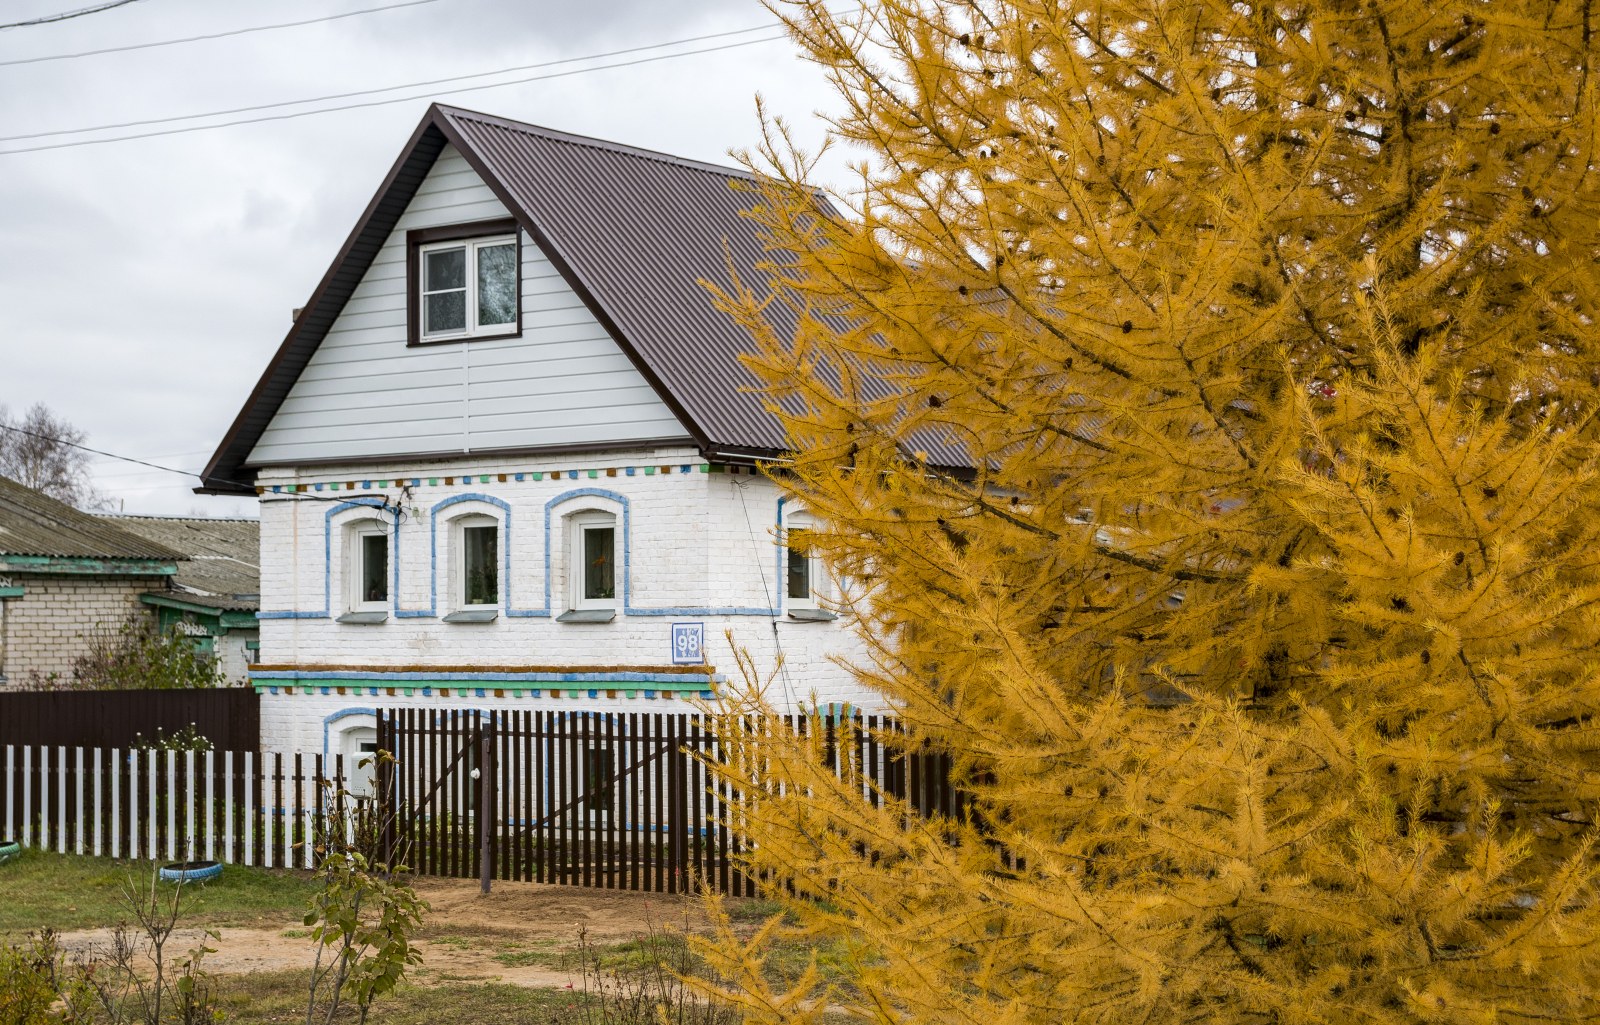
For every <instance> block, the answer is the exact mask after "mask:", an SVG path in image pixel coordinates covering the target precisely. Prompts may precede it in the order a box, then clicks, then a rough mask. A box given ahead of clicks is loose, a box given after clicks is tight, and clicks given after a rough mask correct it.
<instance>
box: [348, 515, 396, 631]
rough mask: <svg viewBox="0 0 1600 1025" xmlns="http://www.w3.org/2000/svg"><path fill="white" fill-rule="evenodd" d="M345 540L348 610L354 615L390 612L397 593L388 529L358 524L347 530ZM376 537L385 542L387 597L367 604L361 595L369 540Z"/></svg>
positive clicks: (375, 523) (363, 522)
mask: <svg viewBox="0 0 1600 1025" xmlns="http://www.w3.org/2000/svg"><path fill="white" fill-rule="evenodd" d="M344 536H345V549H346V558H345V564H344V573H345V605H346V607H347V608H348V609H349V610H350V611H351V612H388V611H389V599H390V598H391V597H392V596H393V593H394V542H393V540H392V539H391V538H390V537H389V530H388V527H387V526H386V525H385V524H384V523H383V522H382V521H381V520H357V521H356V522H354V523H351V524H349V525H347V526H346V528H345V535H344ZM373 536H377V537H381V538H383V551H384V566H383V589H384V591H385V595H384V597H383V599H382V600H381V601H368V600H367V598H366V596H365V595H364V594H363V593H362V591H361V583H362V581H363V580H365V579H366V572H365V571H366V565H365V561H366V539H367V538H369V537H373Z"/></svg>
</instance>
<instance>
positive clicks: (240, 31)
mask: <svg viewBox="0 0 1600 1025" xmlns="http://www.w3.org/2000/svg"><path fill="white" fill-rule="evenodd" d="M438 2H439V0H406V2H405V3H402V4H385V5H384V6H382V7H365V8H362V9H361V10H359V11H345V12H344V13H343V14H329V15H327V16H325V17H321V18H306V19H305V20H304V21H282V22H279V23H277V24H276V25H255V26H252V27H251V28H236V29H230V30H228V31H227V32H212V33H209V34H208V35H203V36H184V37H183V38H182V39H157V40H155V41H153V42H149V43H129V44H128V45H127V46H107V47H105V48H103V49H99V50H81V51H79V52H77V53H53V54H50V55H49V56H47V57H20V58H18V59H17V60H8V61H0V68H9V67H12V66H14V65H17V64H42V63H44V62H45V61H64V60H74V59H76V58H78V57H98V56H100V55H101V54H103V53H126V52H127V51H129V50H148V49H151V48H152V47H157V46H177V45H178V44H180V43H199V42H203V41H205V40H207V39H226V38H228V37H229V36H243V35H249V34H250V33H252V32H271V31H273V30H275V29H280V28H299V27H300V26H301V25H315V24H318V23H319V22H324V21H338V20H339V19H341V18H354V17H355V16H356V15H358V14H374V13H376V12H378V11H393V10H398V9H399V8H401V7H420V6H422V5H423V4H432V3H438Z"/></svg>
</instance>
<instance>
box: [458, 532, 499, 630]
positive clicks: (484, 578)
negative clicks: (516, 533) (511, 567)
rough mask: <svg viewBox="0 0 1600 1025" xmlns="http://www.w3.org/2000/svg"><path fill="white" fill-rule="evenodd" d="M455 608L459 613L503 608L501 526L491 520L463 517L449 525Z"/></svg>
mask: <svg viewBox="0 0 1600 1025" xmlns="http://www.w3.org/2000/svg"><path fill="white" fill-rule="evenodd" d="M450 528H451V530H450V533H451V546H450V547H451V553H452V555H453V558H452V559H451V576H452V591H453V598H454V600H453V602H452V604H453V605H454V606H455V607H456V608H457V609H460V610H472V609H493V608H495V607H496V606H498V605H499V604H500V523H499V521H497V520H495V519H494V518H493V517H490V516H462V517H459V518H457V519H455V520H453V521H452V522H451V524H450Z"/></svg>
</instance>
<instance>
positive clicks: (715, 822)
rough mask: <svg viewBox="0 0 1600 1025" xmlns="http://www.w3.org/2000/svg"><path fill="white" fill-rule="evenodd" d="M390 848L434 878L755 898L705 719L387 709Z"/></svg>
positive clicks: (381, 736) (382, 745) (382, 724)
mask: <svg viewBox="0 0 1600 1025" xmlns="http://www.w3.org/2000/svg"><path fill="white" fill-rule="evenodd" d="M378 747H379V749H380V750H383V751H388V752H390V753H392V754H393V756H394V760H393V762H392V764H389V765H387V766H385V767H383V768H382V769H381V771H380V772H379V774H378V794H379V799H380V802H381V803H382V805H383V807H384V810H385V814H384V815H383V816H382V818H383V819H384V820H385V821H389V822H392V823H393V824H394V825H393V826H392V829H391V834H392V835H391V837H390V838H389V844H390V846H389V850H390V851H393V852H396V856H397V857H399V858H400V859H401V860H404V861H405V863H406V864H408V865H409V866H411V867H412V868H413V869H414V870H416V871H417V872H420V873H422V874H426V875H443V876H456V877H462V878H477V879H479V880H480V881H481V882H482V884H483V886H484V888H485V889H487V888H488V886H489V882H490V880H491V879H507V880H525V881H532V882H543V883H563V884H567V885H573V886H592V887H602V888H607V889H629V890H649V891H654V892H659V893H680V892H685V891H688V890H690V889H694V888H699V887H709V888H712V889H715V890H718V891H720V892H723V893H728V894H733V895H744V896H753V895H754V894H755V884H754V881H753V880H751V879H748V878H746V877H745V875H744V874H743V873H742V872H740V871H739V866H738V854H739V850H738V841H737V837H736V836H735V835H733V833H732V832H731V831H730V830H729V828H728V825H729V819H728V815H727V809H728V807H729V806H730V801H729V798H730V797H731V795H730V794H728V793H727V792H726V790H725V789H724V786H723V784H721V783H720V782H718V781H716V780H715V779H714V778H713V777H712V776H711V774H710V773H709V772H708V771H707V768H706V765H705V764H704V763H703V762H702V761H701V758H702V757H709V758H712V759H714V758H716V757H717V754H718V752H717V749H716V746H715V739H714V737H713V736H712V734H711V732H710V731H709V730H708V729H706V725H705V723H704V721H703V720H702V719H701V717H700V716H697V715H681V714H680V715H668V714H641V713H622V714H617V713H602V712H565V711H561V712H558V711H539V712H533V711H520V710H516V711H494V712H489V711H480V710H454V711H451V710H434V709H394V710H389V711H384V712H381V713H379V716H378Z"/></svg>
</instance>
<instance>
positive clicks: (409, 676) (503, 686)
mask: <svg viewBox="0 0 1600 1025" xmlns="http://www.w3.org/2000/svg"><path fill="white" fill-rule="evenodd" d="M724 680H725V677H723V676H721V675H720V674H717V673H709V672H705V671H701V672H699V673H656V672H615V671H613V672H585V671H580V670H576V669H574V670H570V671H566V672H548V673H543V672H509V673H508V672H448V671H438V670H434V671H431V672H359V671H357V672H345V671H332V672H329V671H297V670H290V671H282V670H274V671H261V670H252V671H251V673H250V683H251V685H252V686H254V687H255V690H256V693H257V694H272V695H280V696H284V697H289V696H293V695H295V694H306V695H335V694H337V695H341V696H353V695H363V694H364V695H367V696H370V697H383V696H387V697H416V696H418V695H419V694H420V695H421V696H422V697H438V698H441V699H450V698H469V697H470V698H488V697H496V698H506V697H511V698H540V697H550V698H562V697H567V698H583V697H589V698H599V697H601V696H602V695H604V696H605V697H607V698H639V697H643V698H647V699H658V698H659V699H667V700H670V699H672V698H675V697H679V696H683V697H696V696H698V697H704V698H711V697H714V696H715V689H714V688H715V686H716V685H717V684H719V683H722V682H724Z"/></svg>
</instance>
